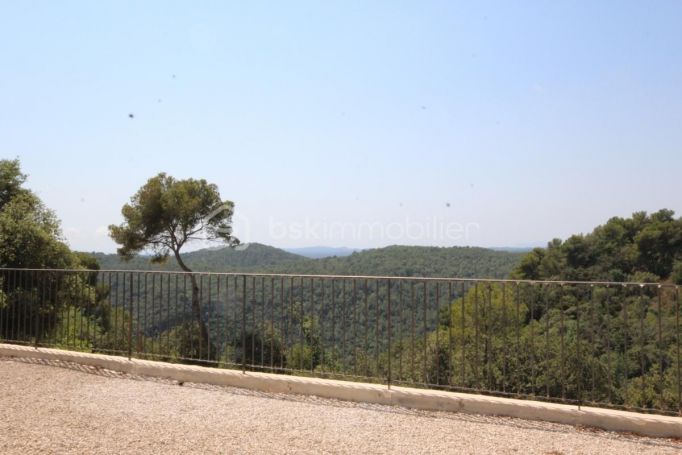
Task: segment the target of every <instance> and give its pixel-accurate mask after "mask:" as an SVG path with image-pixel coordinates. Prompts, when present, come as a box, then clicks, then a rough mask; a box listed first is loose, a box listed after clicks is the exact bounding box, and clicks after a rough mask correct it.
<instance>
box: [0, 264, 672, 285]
mask: <svg viewBox="0 0 682 455" xmlns="http://www.w3.org/2000/svg"><path fill="white" fill-rule="evenodd" d="M3 270H5V271H35V272H65V273H66V272H74V273H75V272H78V273H84V272H89V273H92V272H97V273H139V274H142V273H156V274H172V275H204V276H205V275H214V276H247V277H275V278H280V277H282V278H319V279H347V280H402V281H415V282H424V281H430V282H433V281H436V282H457V283H461V282H464V283H506V284H516V285H518V284H528V285H531V286H534V285H540V286H542V285H559V286H564V285H579V286H607V287H608V286H614V287H659V288H672V289H678V288H679V285H676V284H672V283H649V282H634V281H573V280H521V279H511V278H462V277H423V276H397V275H393V276H391V275H315V274H292V273H268V272H203V271H193V272H185V271H182V270H129V269H99V270H91V269H53V268H44V269H41V268H17V267H0V271H3Z"/></svg>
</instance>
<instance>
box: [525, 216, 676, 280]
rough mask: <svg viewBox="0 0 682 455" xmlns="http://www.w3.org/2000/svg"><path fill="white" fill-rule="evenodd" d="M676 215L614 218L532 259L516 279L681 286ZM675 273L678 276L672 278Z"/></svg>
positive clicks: (537, 252)
mask: <svg viewBox="0 0 682 455" xmlns="http://www.w3.org/2000/svg"><path fill="white" fill-rule="evenodd" d="M674 215H675V213H674V212H673V211H672V210H666V209H663V210H659V211H658V212H655V213H652V214H650V215H647V213H646V212H636V213H634V214H633V215H632V217H630V218H620V217H614V218H611V219H610V220H609V221H608V222H607V223H606V224H604V225H602V226H598V227H597V228H595V229H594V231H592V232H591V233H590V234H586V235H583V234H578V235H573V236H571V237H569V238H568V239H567V240H565V241H563V242H562V241H561V240H558V239H555V240H553V241H551V242H550V243H549V244H548V245H547V248H545V249H542V248H536V249H535V250H533V251H531V252H530V253H528V254H527V255H526V256H525V257H524V258H523V259H522V260H521V263H520V264H519V265H518V266H517V267H516V269H515V270H514V272H513V273H512V277H514V278H523V279H532V280H584V281H590V280H610V281H664V280H668V279H673V280H677V279H680V280H682V274H681V273H679V270H682V218H677V219H676V218H675V217H674ZM674 271H675V273H673V272H674Z"/></svg>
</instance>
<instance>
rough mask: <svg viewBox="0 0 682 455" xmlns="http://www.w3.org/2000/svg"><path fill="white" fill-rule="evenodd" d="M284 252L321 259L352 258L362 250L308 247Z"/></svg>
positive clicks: (287, 249) (285, 249) (289, 249)
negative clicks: (352, 255) (351, 256)
mask: <svg viewBox="0 0 682 455" xmlns="http://www.w3.org/2000/svg"><path fill="white" fill-rule="evenodd" d="M283 250H284V251H287V252H289V253H293V254H298V255H301V256H305V257H307V258H311V259H320V258H326V257H333V256H350V255H351V254H353V253H355V252H357V251H362V250H361V249H360V248H347V247H344V246H342V247H331V246H307V247H302V248H283Z"/></svg>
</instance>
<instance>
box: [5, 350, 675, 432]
mask: <svg viewBox="0 0 682 455" xmlns="http://www.w3.org/2000/svg"><path fill="white" fill-rule="evenodd" d="M0 355H3V356H7V357H23V358H36V359H45V360H61V361H66V362H74V363H79V364H83V365H89V366H95V367H100V368H106V369H109V370H114V371H120V372H124V373H130V374H135V375H143V376H152V377H161V378H169V379H175V380H177V381H184V382H195V383H205V384H213V385H222V386H232V387H241V388H245V389H252V390H258V391H262V392H273V393H293V394H302V395H316V396H320V397H324V398H335V399H338V400H346V401H356V402H364V403H375V404H383V405H395V406H403V407H406V408H413V409H422V410H429V411H450V412H466V413H471V414H487V415H498V416H507V417H518V418H522V419H528V420H543V421H548V422H555V423H563V424H568V425H583V426H589V427H597V428H603V429H605V430H610V431H621V432H631V433H636V434H640V435H644V436H653V437H666V438H682V417H668V416H660V415H654V414H641V413H636V412H629V411H617V410H611V409H601V408H593V407H582V408H581V409H578V408H577V407H576V406H571V405H565V404H555V403H543V402H538V401H531V400H518V399H513V398H498V397H490V396H485V395H474V394H465V393H456V392H443V391H437V390H426V389H412V388H407V387H391V389H388V388H387V387H386V386H385V385H379V384H366V383H359V382H350V381H337V380H332V379H319V378H308V377H299V376H289V375H279V374H271V373H257V372H246V373H242V372H241V371H237V370H226V369H218V368H210V367H201V366H194V365H180V364H174V363H165V362H156V361H149V360H140V359H132V360H128V359H127V358H124V357H116V356H110V355H102V354H89V353H83V352H74V351H64V350H60V349H49V348H34V347H29V346H19V345H11V344H0Z"/></svg>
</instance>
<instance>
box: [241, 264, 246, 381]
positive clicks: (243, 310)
mask: <svg viewBox="0 0 682 455" xmlns="http://www.w3.org/2000/svg"><path fill="white" fill-rule="evenodd" d="M242 278H243V280H242V373H246V275H244V276H243V277H242Z"/></svg>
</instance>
